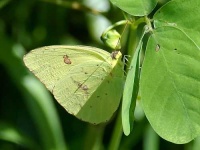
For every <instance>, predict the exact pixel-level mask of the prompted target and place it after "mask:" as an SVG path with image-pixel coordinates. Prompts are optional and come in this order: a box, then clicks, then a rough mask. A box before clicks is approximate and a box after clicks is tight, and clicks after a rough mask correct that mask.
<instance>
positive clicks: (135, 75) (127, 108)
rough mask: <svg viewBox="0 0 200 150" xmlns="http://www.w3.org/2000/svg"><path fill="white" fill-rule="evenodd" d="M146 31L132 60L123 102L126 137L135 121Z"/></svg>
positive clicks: (123, 121) (123, 123)
mask: <svg viewBox="0 0 200 150" xmlns="http://www.w3.org/2000/svg"><path fill="white" fill-rule="evenodd" d="M145 33H146V30H145V31H144V32H143V34H142V36H141V39H140V41H139V43H138V46H137V48H136V50H135V53H134V56H133V59H132V60H131V64H130V70H129V71H128V74H127V77H126V82H125V86H124V87H125V88H124V93H123V101H122V126H123V131H124V134H125V135H127V136H128V135H129V134H130V132H131V130H132V126H133V121H134V110H135V104H136V99H137V95H138V89H139V78H140V71H139V67H140V50H141V49H142V39H143V37H144V34H145Z"/></svg>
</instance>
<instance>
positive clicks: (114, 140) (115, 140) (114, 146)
mask: <svg viewBox="0 0 200 150" xmlns="http://www.w3.org/2000/svg"><path fill="white" fill-rule="evenodd" d="M121 137H122V121H121V105H120V110H119V111H118V115H117V119H116V123H115V127H114V130H113V134H112V137H111V141H110V144H109V146H108V150H118V149H119V144H120V141H121Z"/></svg>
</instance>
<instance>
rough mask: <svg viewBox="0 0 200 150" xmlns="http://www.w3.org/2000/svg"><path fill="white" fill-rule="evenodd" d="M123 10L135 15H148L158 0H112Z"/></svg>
mask: <svg viewBox="0 0 200 150" xmlns="http://www.w3.org/2000/svg"><path fill="white" fill-rule="evenodd" d="M110 1H111V2H112V3H113V4H114V5H116V6H117V7H119V8H120V9H122V10H123V11H125V12H127V13H129V14H131V15H134V16H145V15H148V14H149V13H150V12H151V11H152V10H153V9H154V7H155V6H156V4H157V0H110Z"/></svg>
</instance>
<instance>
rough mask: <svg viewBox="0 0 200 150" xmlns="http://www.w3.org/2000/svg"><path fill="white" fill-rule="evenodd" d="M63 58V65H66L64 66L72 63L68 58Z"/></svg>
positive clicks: (65, 56)
mask: <svg viewBox="0 0 200 150" xmlns="http://www.w3.org/2000/svg"><path fill="white" fill-rule="evenodd" d="M63 58H64V63H66V64H71V63H72V62H71V60H70V59H69V56H67V55H64V56H63Z"/></svg>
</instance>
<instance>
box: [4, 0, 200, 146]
mask: <svg viewBox="0 0 200 150" xmlns="http://www.w3.org/2000/svg"><path fill="white" fill-rule="evenodd" d="M91 1H92V0H91ZM54 2H55V1H53V0H52V1H47V0H44V1H42V0H41V1H39V0H32V1H29V0H18V1H16V0H13V1H12V0H1V1H0V80H1V82H0V84H1V86H0V149H2V150H21V149H43V150H44V149H48V150H49V149H58V150H61V149H63V150H65V149H70V150H75V149H86V150H88V149H95V150H96V149H107V148H108V147H109V145H110V142H111V140H112V138H111V135H112V133H113V128H114V126H115V125H116V122H115V121H116V119H115V117H114V118H113V119H112V121H111V122H110V123H109V124H107V125H104V124H103V125H98V126H93V125H90V124H88V123H84V122H81V121H79V120H78V119H76V118H75V117H73V116H71V115H69V114H68V113H67V112H66V111H65V110H64V109H63V108H62V107H61V106H60V105H59V104H58V103H57V102H56V101H55V100H53V97H52V95H50V94H49V92H47V91H46V90H45V88H44V87H43V86H42V85H41V84H40V83H39V82H37V80H34V77H33V76H32V75H30V74H29V73H28V71H27V69H26V68H25V67H24V64H23V62H22V57H23V55H24V54H25V53H27V52H28V51H30V50H31V49H34V48H37V47H42V46H45V45H60V44H67V45H78V44H82V45H90V46H95V47H100V48H103V49H107V50H109V49H108V48H107V47H105V46H104V45H103V43H101V42H100V38H99V39H97V38H95V37H96V36H97V35H98V34H97V33H96V32H95V30H93V29H94V27H92V24H93V23H94V22H95V21H96V20H94V18H98V17H100V15H99V14H94V13H92V11H90V10H89V9H85V8H84V9H82V10H81V9H78V10H76V9H73V8H72V7H71V6H70V5H64V4H59V5H58V3H54ZM67 2H69V1H67ZM70 2H73V1H70ZM78 2H80V3H83V1H82V0H79V1H78ZM84 2H85V3H86V4H87V3H89V1H84ZM164 2H165V1H160V4H163V3H164ZM69 4H70V3H69ZM108 4H109V3H108ZM103 18H104V19H105V20H107V22H109V21H110V22H111V23H114V22H116V21H119V20H122V19H123V15H122V13H121V11H120V10H119V9H117V8H115V7H113V6H112V5H110V8H109V9H108V12H107V13H105V14H104V17H103ZM97 21H99V26H95V28H96V29H97V30H98V28H100V27H101V26H103V25H102V24H100V22H101V21H100V20H97ZM27 77H28V78H29V77H30V78H32V79H33V81H34V82H33V83H27V82H26V78H27ZM43 91H44V92H43ZM135 116H136V122H135V123H134V128H133V131H132V133H131V135H130V136H128V137H126V136H124V135H122V140H121V143H120V146H119V148H118V149H122V150H126V149H127V150H128V149H144V150H148V149H149V150H152V149H154V150H156V149H163V150H164V149H168V150H169V149H170V150H173V149H174V150H175V149H176V150H178V149H180V150H182V149H185V150H195V148H196V149H197V148H198V145H200V144H199V139H196V140H195V141H193V142H190V143H189V144H185V145H175V144H172V143H169V142H167V141H165V140H163V139H161V138H159V137H158V135H157V134H156V133H155V132H154V131H153V130H152V129H151V127H150V126H149V124H148V122H147V120H146V118H145V117H144V114H143V113H142V112H141V110H140V107H137V108H136V114H135Z"/></svg>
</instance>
